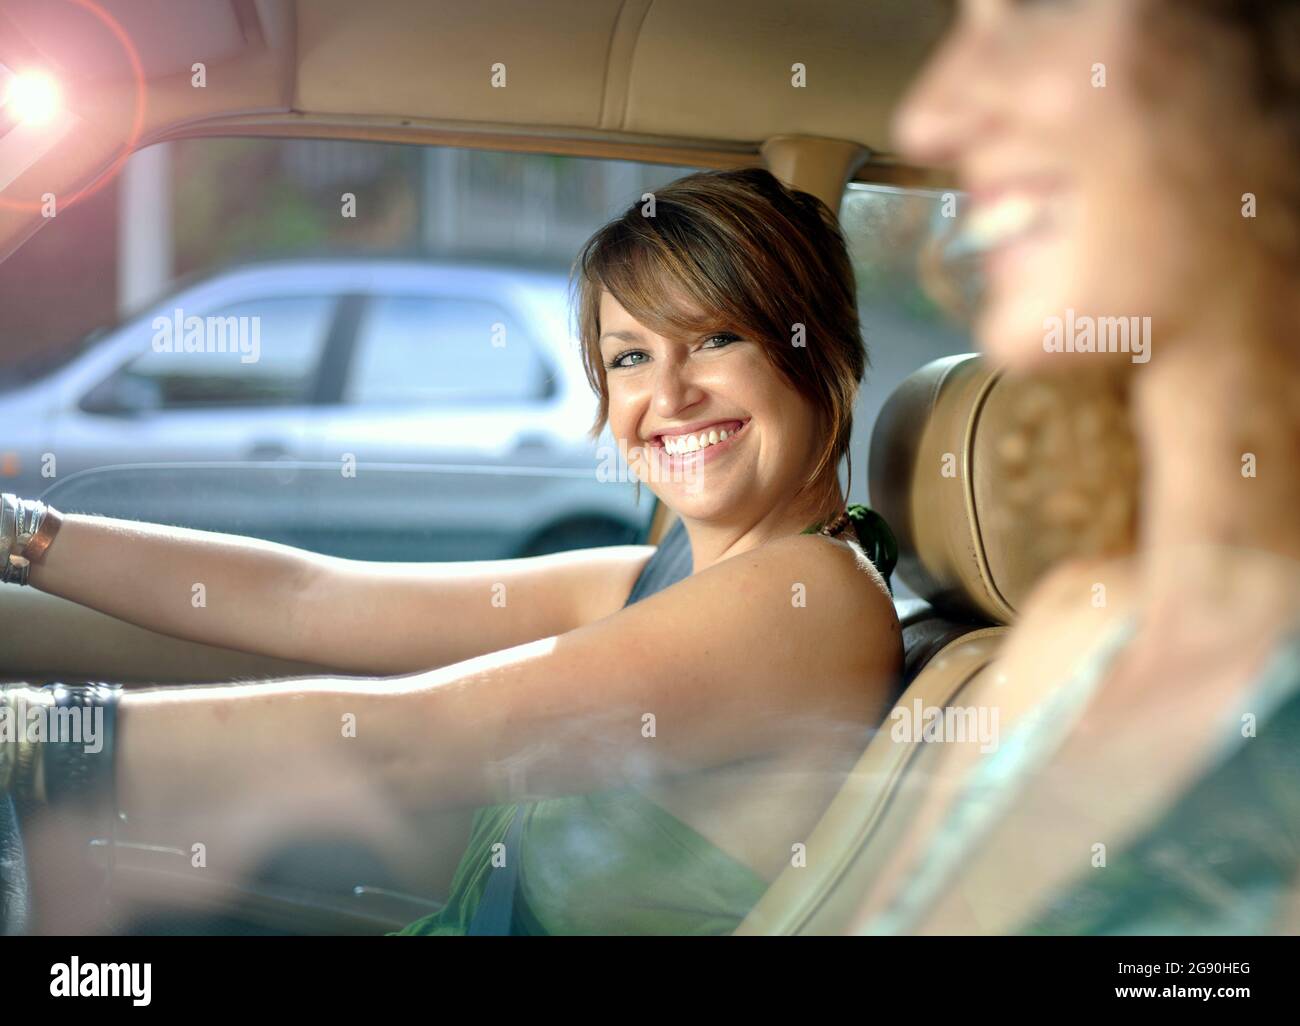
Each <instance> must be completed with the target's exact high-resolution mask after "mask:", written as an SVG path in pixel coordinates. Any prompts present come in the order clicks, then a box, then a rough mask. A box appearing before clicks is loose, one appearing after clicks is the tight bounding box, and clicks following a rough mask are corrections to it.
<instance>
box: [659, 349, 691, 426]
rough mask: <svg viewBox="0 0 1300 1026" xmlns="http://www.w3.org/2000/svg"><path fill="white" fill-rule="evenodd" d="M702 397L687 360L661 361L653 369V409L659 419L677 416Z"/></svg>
mask: <svg viewBox="0 0 1300 1026" xmlns="http://www.w3.org/2000/svg"><path fill="white" fill-rule="evenodd" d="M703 397H704V389H702V388H701V387H700V386H699V384H698V383H697V382H696V380H695V373H694V371H693V370H692V368H691V365H690V361H689V360H662V361H660V363H659V365H658V366H657V367H656V369H655V381H654V396H653V401H654V407H655V414H656V415H657V416H658V417H660V418H670V417H676V416H678V415H679V414H680V413H681V411H683V410H688V409H690V408H691V407H692V406H694V405H695V404H696V403H697V402H699V401H700V399H702V398H703Z"/></svg>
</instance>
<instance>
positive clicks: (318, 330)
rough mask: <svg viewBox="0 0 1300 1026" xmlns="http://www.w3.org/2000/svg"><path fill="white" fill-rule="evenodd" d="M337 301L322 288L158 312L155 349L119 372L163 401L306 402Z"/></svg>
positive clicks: (184, 404) (137, 390)
mask: <svg viewBox="0 0 1300 1026" xmlns="http://www.w3.org/2000/svg"><path fill="white" fill-rule="evenodd" d="M334 306H335V301H334V300H333V299H331V298H328V297H325V296H293V297H286V298H275V299H259V300H254V301H249V302H244V303H236V304H233V305H231V306H227V307H225V308H223V309H219V310H217V311H215V312H213V313H212V314H211V315H209V316H204V317H197V316H190V315H187V314H185V312H184V311H183V310H177V311H176V312H175V313H173V314H172V316H170V317H169V316H165V315H160V316H158V317H156V318H154V320H153V321H152V323H151V325H150V332H151V338H150V350H149V351H148V352H147V353H145V354H144V355H143V356H141V357H139V358H138V359H136V360H134V361H132V362H131V363H130V364H128V365H127V366H126V367H125V368H123V370H122V371H121V376H122V378H123V379H125V381H124V384H125V385H126V386H127V387H128V388H130V389H132V392H131V393H130V394H136V395H147V394H152V396H153V397H154V399H155V404H156V405H157V406H158V407H161V408H163V409H185V408H192V407H202V406H291V405H297V404H301V403H305V402H307V401H308V400H309V399H310V397H311V392H312V386H313V384H314V382H315V379H316V373H317V370H318V368H319V365H320V360H321V354H322V352H323V350H324V347H325V340H326V336H327V335H328V332H329V326H330V320H331V316H332V314H333V311H334Z"/></svg>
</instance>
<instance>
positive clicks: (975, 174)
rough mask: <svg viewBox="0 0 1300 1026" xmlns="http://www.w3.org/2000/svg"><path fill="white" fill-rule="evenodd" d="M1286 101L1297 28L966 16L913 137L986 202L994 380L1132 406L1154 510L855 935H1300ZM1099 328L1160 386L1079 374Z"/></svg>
mask: <svg viewBox="0 0 1300 1026" xmlns="http://www.w3.org/2000/svg"><path fill="white" fill-rule="evenodd" d="M1298 94H1300V7H1297V5H1296V4H1295V3H1290V2H1283V0H1276V2H1267V0H1259V2H1220V0H1191V2H1181V0H1180V2H1172V0H1073V2H1040V3H1032V2H1026V3H1013V2H1011V0H968V2H964V3H961V4H960V5H959V7H958V8H957V10H956V12H955V20H954V24H953V25H952V27H951V31H950V33H949V35H948V36H947V38H946V39H945V41H944V42H943V44H942V46H941V47H940V49H939V50H938V51H937V52H936V54H935V55H934V56H933V58H932V60H931V62H930V64H929V66H928V67H927V68H926V70H925V71H924V73H923V74H922V76H921V77H920V79H919V81H917V82H916V83H915V85H914V88H913V90H912V93H911V95H910V96H909V97H908V99H907V100H906V102H905V103H904V105H903V107H902V109H901V110H900V112H899V114H898V117H897V121H896V132H897V137H898V141H899V148H900V150H901V151H902V153H903V155H904V156H905V157H906V158H908V159H910V160H913V161H916V162H918V163H922V164H927V165H938V164H948V165H953V166H955V167H956V169H957V170H958V172H959V174H960V177H961V179H962V184H963V186H964V187H965V189H967V190H969V203H970V209H969V211H968V212H967V214H968V216H967V221H966V235H967V241H968V242H970V243H973V244H974V245H975V247H976V248H978V249H979V250H980V251H981V253H982V260H983V266H984V272H985V276H986V281H987V293H986V297H985V302H984V304H983V308H982V312H981V314H980V317H979V321H978V327H977V332H978V335H979V338H980V342H981V345H982V347H983V348H984V350H985V352H986V353H987V354H988V356H989V357H990V358H991V359H992V360H994V361H995V362H997V363H999V364H1002V365H1004V366H1005V367H1007V368H1008V369H1009V370H1010V371H1011V372H1013V373H1016V372H1027V371H1032V372H1035V373H1040V372H1041V373H1043V374H1046V375H1052V374H1054V373H1056V374H1065V375H1071V379H1070V381H1071V385H1070V386H1069V387H1071V388H1075V387H1076V386H1075V385H1074V384H1073V382H1074V381H1075V380H1082V379H1083V377H1084V376H1085V375H1083V374H1082V373H1081V372H1083V371H1097V372H1099V373H1100V374H1101V375H1102V376H1103V377H1109V378H1110V379H1111V380H1112V382H1114V381H1115V380H1116V379H1119V381H1120V384H1121V385H1122V387H1123V388H1124V389H1125V390H1126V391H1127V393H1128V395H1129V396H1130V402H1129V408H1130V411H1131V418H1132V423H1133V428H1134V431H1135V432H1136V435H1137V439H1138V444H1139V449H1140V452H1141V462H1142V470H1141V486H1140V490H1139V509H1140V513H1139V517H1138V525H1137V536H1136V538H1135V539H1134V540H1133V544H1132V545H1131V551H1130V552H1129V553H1127V554H1123V555H1121V556H1119V557H1118V558H1111V559H1106V560H1087V561H1076V562H1072V563H1070V564H1068V565H1064V566H1061V567H1059V568H1057V570H1056V571H1054V572H1053V573H1052V574H1051V575H1050V576H1049V578H1048V579H1047V580H1046V581H1044V582H1043V583H1042V584H1041V585H1040V586H1039V588H1038V589H1037V590H1036V592H1035V594H1034V596H1033V598H1032V600H1031V602H1030V603H1029V606H1028V608H1027V609H1026V610H1025V611H1024V615H1023V617H1022V619H1021V621H1020V623H1019V625H1018V627H1017V629H1016V630H1014V631H1013V632H1012V635H1011V638H1010V640H1009V642H1008V644H1007V645H1006V647H1005V648H1004V649H1003V651H1002V653H1001V656H1000V660H999V662H998V663H997V664H996V665H995V666H994V667H993V668H992V669H991V672H989V673H987V674H986V675H985V676H984V678H983V679H982V680H981V681H980V684H979V687H978V689H977V693H976V694H975V695H973V696H970V697H969V701H968V700H967V696H966V695H963V704H964V705H965V704H973V705H979V704H989V705H993V706H996V707H997V708H998V709H999V711H1000V713H1001V723H1002V728H1003V729H1002V737H1001V743H1000V746H999V748H998V750H997V751H996V752H995V753H992V754H989V755H981V754H980V753H979V751H978V750H976V749H974V748H973V746H972V750H969V751H967V750H964V748H965V746H960V745H954V746H950V749H949V750H948V751H945V752H944V764H943V768H942V769H941V770H940V771H939V774H938V776H939V779H938V780H936V781H935V782H934V786H933V787H932V788H930V790H929V793H928V794H927V798H926V801H925V803H924V806H923V808H922V810H921V811H920V813H919V814H918V816H917V819H916V821H915V822H914V824H913V827H912V830H911V834H910V837H909V841H908V843H906V844H904V845H902V846H901V847H900V848H899V850H898V851H897V852H895V853H892V855H891V862H890V865H889V867H888V869H887V871H886V872H885V873H884V874H883V875H882V877H881V878H880V879H879V880H878V881H877V886H876V887H875V889H874V892H873V894H872V895H871V896H870V898H869V900H868V901H867V902H866V904H865V906H864V908H863V909H862V912H861V918H860V920H859V923H858V926H859V929H861V930H863V931H865V932H880V933H890V932H937V933H952V932H991V933H1006V932H1041V933H1068V932H1082V933H1128V932H1142V933H1199V932H1213V933H1243V932H1277V931H1285V932H1294V931H1295V930H1297V929H1298V928H1300V918H1298V917H1297V911H1298V910H1300V901H1298V900H1297V883H1296V880H1297V869H1298V867H1300V754H1298V753H1300V744H1298V743H1297V742H1300V515H1298V514H1297V510H1298V509H1300V474H1298V473H1297V466H1298V463H1300V461H1298V459H1297V457H1300V343H1298V342H1297V338H1296V324H1297V313H1300V309H1298V307H1300V301H1298V296H1300V293H1298V290H1297V288H1296V285H1297V277H1298V272H1300V231H1298V230H1297V220H1298V219H1300V184H1298V182H1300V176H1297V174H1296V164H1297V161H1298V160H1300V103H1298ZM1085 316H1086V317H1092V318H1096V319H1098V323H1101V322H1100V318H1131V317H1138V318H1139V319H1141V318H1150V325H1151V329H1150V337H1149V339H1147V340H1146V342H1147V344H1148V345H1147V349H1146V352H1145V353H1144V354H1142V356H1143V357H1145V359H1144V358H1140V357H1136V356H1135V354H1134V353H1133V352H1132V351H1129V352H1124V351H1117V352H1091V353H1090V352H1069V351H1061V350H1062V349H1070V348H1074V347H1073V346H1069V345H1067V346H1062V345H1060V341H1061V340H1060V339H1059V338H1054V337H1052V333H1051V331H1050V328H1051V326H1052V325H1053V324H1059V323H1061V322H1066V323H1068V322H1069V321H1070V320H1071V319H1075V320H1077V319H1079V318H1082V317H1085ZM1058 319H1059V320H1058ZM1097 348H1101V347H1100V346H1098V347H1097ZM1114 348H1118V347H1114ZM1078 456H1079V459H1081V460H1082V459H1084V458H1095V456H1096V454H1095V453H1094V454H1087V453H1082V452H1080V453H1079V454H1078ZM1049 472H1050V471H1049Z"/></svg>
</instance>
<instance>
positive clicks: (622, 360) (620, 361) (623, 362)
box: [605, 349, 646, 370]
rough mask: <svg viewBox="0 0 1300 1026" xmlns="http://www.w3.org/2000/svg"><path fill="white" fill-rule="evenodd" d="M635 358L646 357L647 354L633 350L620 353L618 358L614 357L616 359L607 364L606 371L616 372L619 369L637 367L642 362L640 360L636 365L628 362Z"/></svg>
mask: <svg viewBox="0 0 1300 1026" xmlns="http://www.w3.org/2000/svg"><path fill="white" fill-rule="evenodd" d="M634 356H641V357H645V356H646V354H645V353H644V352H642V351H641V350H640V349H632V350H629V351H628V352H626V353H619V354H618V355H617V356H616V357H614V359H612V360H610V361H609V363H607V364H605V369H606V370H614V369H616V368H618V367H635V366H636V365H637V364H638V363H640V362H641V361H640V360H637V361H636V363H629V362H627V361H628V360H630V359H631V358H632V357H634Z"/></svg>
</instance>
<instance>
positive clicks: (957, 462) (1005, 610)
mask: <svg viewBox="0 0 1300 1026" xmlns="http://www.w3.org/2000/svg"><path fill="white" fill-rule="evenodd" d="M1021 390H1022V386H1021V385H1020V384H1018V383H1016V382H1013V381H1008V380H1005V379H1004V378H1003V377H1002V375H1000V374H999V373H998V372H996V371H993V370H990V369H989V367H988V366H987V365H986V364H985V363H984V361H983V360H981V359H980V358H979V357H978V356H976V355H973V354H965V355H960V356H950V357H945V358H944V359H941V360H936V361H934V362H933V363H930V364H927V365H926V366H925V367H922V368H921V369H920V370H919V371H917V372H916V373H915V374H913V375H911V377H909V378H908V379H907V380H906V381H904V382H903V384H902V385H900V386H899V387H898V389H897V390H896V391H895V392H894V394H893V395H892V396H891V397H890V398H889V401H888V402H886V403H885V406H884V407H883V409H881V411H880V416H879V418H878V419H877V421H876V426H875V429H874V431H873V433H872V437H871V498H872V505H873V506H874V507H875V508H876V509H877V510H879V511H880V512H881V513H882V514H883V515H884V517H885V519H886V520H888V521H889V524H890V526H891V527H893V529H894V533H895V535H896V536H897V537H898V544H899V563H898V570H897V573H898V575H899V577H900V578H901V579H902V580H903V581H904V582H906V583H907V585H908V586H909V587H910V588H912V590H913V591H914V592H916V594H918V595H920V596H922V597H923V598H925V599H927V600H928V601H929V602H930V603H931V604H932V605H933V606H934V607H935V608H936V609H937V610H939V611H941V612H943V613H945V614H947V615H949V616H951V617H954V618H956V619H963V618H965V619H976V620H984V621H991V622H993V623H998V624H1006V623H1011V622H1012V621H1013V620H1014V619H1015V616H1016V610H1017V609H1018V608H1019V607H1020V605H1021V604H1022V603H1023V601H1024V599H1025V597H1026V595H1027V594H1028V592H1029V590H1030V589H1031V588H1032V586H1033V584H1034V583H1035V582H1036V581H1037V579H1038V578H1039V576H1040V575H1041V574H1042V573H1043V572H1044V571H1045V570H1046V569H1047V566H1046V563H1045V561H1044V560H1043V559H1042V558H1041V554H1042V550H1041V549H1040V548H1039V547H1037V546H1034V545H1029V544H1025V542H1026V536H1025V530H1027V529H1029V528H1028V527H1027V525H1023V524H1016V523H1014V522H1010V521H1008V520H1007V518H1006V516H1005V513H1004V511H1003V510H1002V509H1001V508H1000V507H999V506H998V504H997V498H998V495H999V493H1000V490H1001V489H1002V488H1003V487H1005V485H1006V484H1007V481H1006V480H1005V479H1004V477H1003V474H1002V467H1003V465H1004V464H1003V462H1002V461H1001V460H1000V459H999V458H998V445H999V443H1000V442H1001V441H1002V440H1003V439H1004V437H1005V427H1006V425H1007V423H1008V422H1009V420H1010V419H1011V416H1012V410H1013V407H1014V406H1015V404H1016V403H1017V401H1018V398H1019V396H1020V395H1021ZM999 517H1000V518H1001V519H999Z"/></svg>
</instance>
